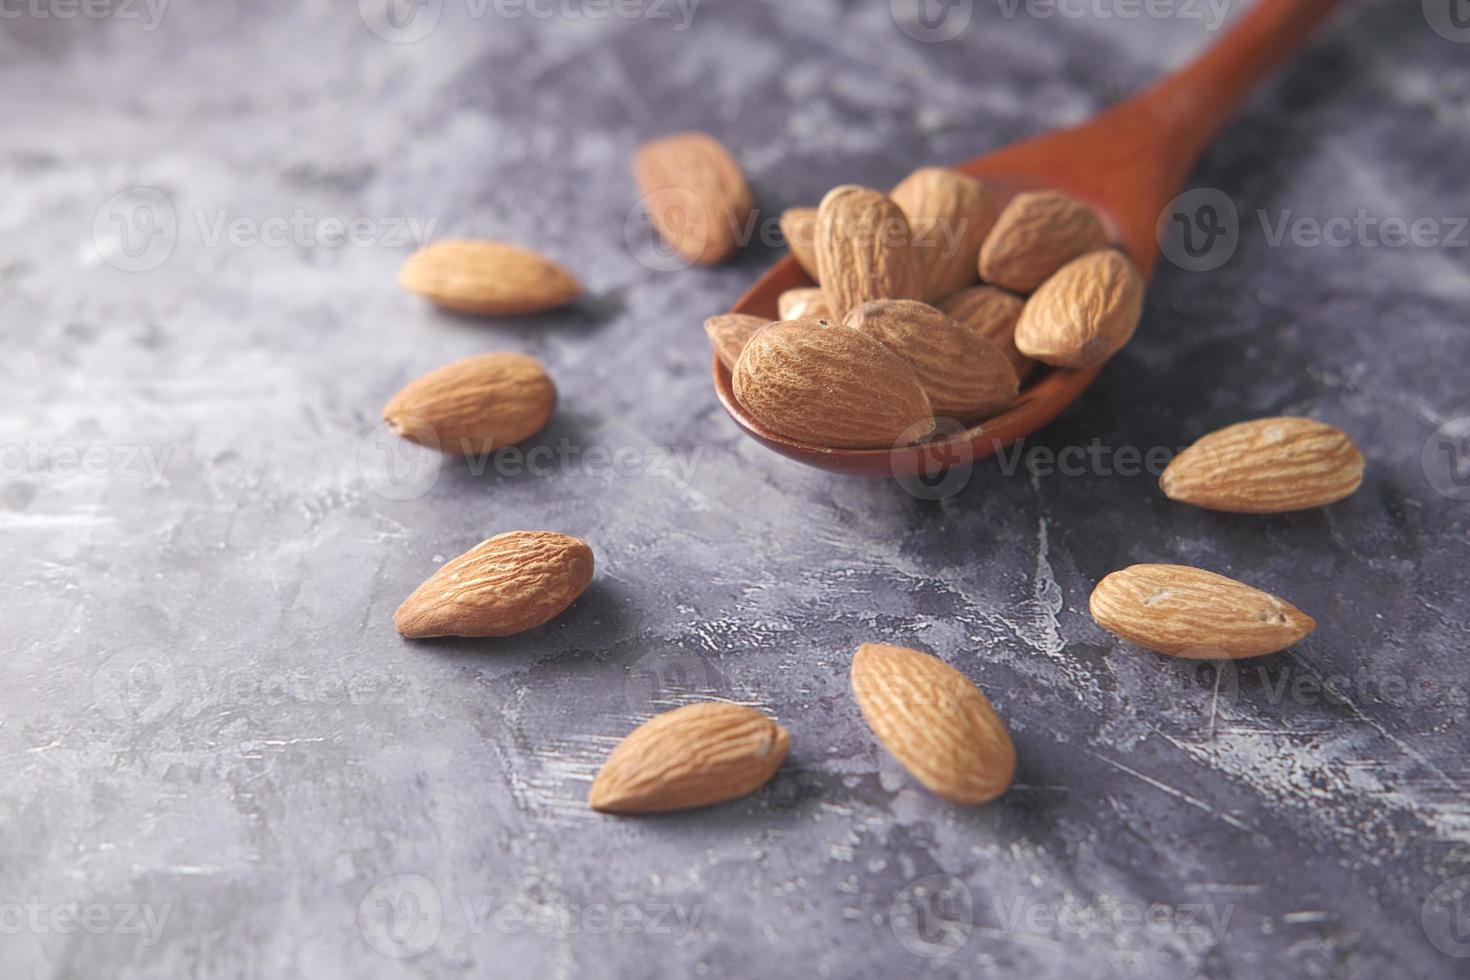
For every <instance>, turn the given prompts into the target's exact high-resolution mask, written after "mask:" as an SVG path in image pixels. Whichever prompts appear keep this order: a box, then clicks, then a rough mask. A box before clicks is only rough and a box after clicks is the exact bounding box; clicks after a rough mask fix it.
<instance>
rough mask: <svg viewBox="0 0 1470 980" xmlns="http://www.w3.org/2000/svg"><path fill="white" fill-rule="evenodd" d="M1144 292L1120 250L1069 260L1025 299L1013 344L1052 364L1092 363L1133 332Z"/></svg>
mask: <svg viewBox="0 0 1470 980" xmlns="http://www.w3.org/2000/svg"><path fill="white" fill-rule="evenodd" d="M1143 290H1144V286H1143V277H1142V276H1141V275H1139V274H1138V269H1137V268H1135V267H1134V265H1133V263H1132V262H1131V261H1129V259H1128V257H1127V256H1125V255H1123V253H1121V252H1117V251H1114V250H1112V249H1104V250H1103V251H1101V252H1092V253H1089V254H1087V255H1084V256H1082V258H1080V259H1073V260H1072V261H1071V262H1069V263H1067V264H1066V265H1064V266H1062V268H1061V269H1060V270H1059V271H1058V272H1057V274H1056V275H1054V276H1052V277H1051V278H1050V279H1048V280H1047V281H1046V282H1044V283H1042V284H1041V288H1040V289H1038V290H1037V291H1036V292H1035V293H1034V294H1033V295H1032V297H1031V298H1030V299H1029V300H1027V301H1026V305H1025V307H1023V308H1022V310H1021V319H1020V320H1018V321H1017V322H1016V347H1017V348H1018V349H1019V350H1020V351H1021V353H1022V354H1025V355H1026V356H1027V357H1033V358H1035V359H1036V360H1038V361H1044V362H1046V363H1047V364H1054V365H1056V366H1057V367H1068V368H1090V367H1096V366H1097V365H1099V364H1101V363H1103V362H1104V361H1106V360H1107V359H1108V358H1110V357H1112V356H1113V355H1114V354H1115V353H1117V352H1118V351H1119V350H1120V349H1121V348H1122V347H1123V345H1124V344H1126V343H1128V340H1129V338H1131V337H1132V336H1133V331H1134V330H1135V329H1137V327H1138V320H1139V318H1140V317H1141V316H1142V315H1143Z"/></svg>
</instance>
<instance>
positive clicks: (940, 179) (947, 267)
mask: <svg viewBox="0 0 1470 980" xmlns="http://www.w3.org/2000/svg"><path fill="white" fill-rule="evenodd" d="M889 196H890V197H892V198H893V200H894V203H896V204H897V205H898V206H899V207H900V208H902V209H903V213H904V216H905V217H907V218H908V220H909V229H910V230H911V231H912V233H913V242H914V251H915V252H917V253H918V256H919V267H920V270H921V271H922V273H923V278H924V287H923V297H922V298H923V299H926V300H933V299H937V298H939V297H940V296H947V295H948V294H950V293H952V292H954V291H955V290H956V289H962V288H964V287H965V286H968V285H970V284H971V283H973V282H974V281H975V268H976V265H977V263H978V262H979V257H980V246H981V244H982V243H984V241H985V239H986V238H987V237H988V236H989V235H990V231H991V229H992V228H993V227H994V226H995V219H996V217H997V209H996V204H995V195H993V194H992V193H991V192H990V188H988V187H986V186H985V185H984V184H982V183H981V182H980V181H978V180H976V179H975V178H973V177H966V176H965V175H964V174H958V173H955V172H954V171H953V170H945V169H943V168H942V167H925V168H924V169H922V170H915V171H914V172H913V173H911V174H909V175H908V176H907V177H905V178H904V181H903V183H901V184H899V185H898V186H897V187H895V188H894V189H893V193H892V194H890V195H889Z"/></svg>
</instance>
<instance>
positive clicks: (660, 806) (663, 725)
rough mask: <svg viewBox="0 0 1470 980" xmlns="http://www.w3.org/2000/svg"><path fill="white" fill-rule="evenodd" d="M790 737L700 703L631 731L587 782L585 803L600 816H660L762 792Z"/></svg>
mask: <svg viewBox="0 0 1470 980" xmlns="http://www.w3.org/2000/svg"><path fill="white" fill-rule="evenodd" d="M790 748H791V736H790V735H789V734H787V732H786V729H784V728H782V727H781V726H780V725H778V724H776V723H775V722H774V721H772V720H771V719H769V718H767V717H766V716H765V715H763V714H761V713H760V712H759V711H756V710H755V709H754V708H747V707H744V706H743V705H738V704H725V703H722V702H718V701H706V702H702V703H700V704H686V705H685V706H684V707H682V708H675V709H674V710H673V711H667V712H665V713H663V714H661V715H657V716H655V717H653V718H650V719H649V720H648V721H646V722H644V723H643V724H641V725H639V726H638V727H637V728H635V729H633V731H631V732H630V733H628V736H627V737H626V738H624V739H623V740H622V742H620V743H619V744H618V747H617V748H615V749H613V751H612V754H611V755H609V756H608V757H607V761H606V762H605V763H603V765H602V770H601V771H600V772H599V773H598V774H597V778H596V779H595V780H593V782H592V790H591V792H589V793H588V794H587V802H588V804H589V805H590V806H591V807H592V809H594V810H599V811H601V812H603V813H664V812H667V811H670V810H690V809H694V808H695V807H701V806H711V805H713V804H715V803H724V802H725V801H726V800H733V799H735V798H737V797H740V796H745V795H746V794H747V793H753V792H755V791H756V790H758V789H760V788H761V787H762V786H764V785H765V784H766V783H767V782H768V781H770V778H771V777H772V776H773V775H775V773H776V770H777V769H778V768H779V767H780V765H781V761H782V760H783V759H785V758H786V753H787V751H788V750H789V749H790Z"/></svg>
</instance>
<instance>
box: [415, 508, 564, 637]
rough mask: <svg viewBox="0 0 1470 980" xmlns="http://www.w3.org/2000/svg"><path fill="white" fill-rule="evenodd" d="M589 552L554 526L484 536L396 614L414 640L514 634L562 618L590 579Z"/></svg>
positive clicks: (426, 582)
mask: <svg viewBox="0 0 1470 980" xmlns="http://www.w3.org/2000/svg"><path fill="white" fill-rule="evenodd" d="M592 569H593V559H592V549H591V548H589V547H587V543H586V542H585V541H579V540H578V539H576V538H573V537H568V536H567V535H565V534H557V533H555V532H553V531H511V532H509V533H507V534H497V535H496V536H495V537H493V538H490V539H489V540H488V541H482V542H480V543H479V544H478V545H476V546H475V547H473V548H471V549H470V550H469V551H466V552H465V553H464V554H462V555H460V556H459V557H458V558H455V559H454V560H453V561H449V562H446V563H445V564H444V566H443V567H442V568H440V569H439V570H438V571H437V572H435V573H434V574H433V575H432V576H430V577H429V579H428V580H427V581H425V582H424V584H423V585H420V586H419V587H418V588H417V589H415V590H414V593H413V595H411V596H409V597H408V598H407V599H405V600H404V601H403V605H401V606H399V607H398V612H397V613H396V614H395V615H394V617H393V625H394V626H395V627H397V629H398V632H400V633H402V634H403V635H404V636H406V637H409V638H411V639H417V638H420V637H430V636H512V635H514V634H516V633H523V632H525V631H526V630H529V629H533V628H535V627H537V626H540V625H541V624H543V623H545V622H547V621H549V620H551V619H553V618H555V617H556V616H559V615H561V613H562V612H563V611H564V610H565V609H566V608H567V607H568V606H570V605H571V604H572V603H573V602H575V601H576V599H577V597H578V596H580V595H581V594H582V593H583V591H585V590H586V588H587V585H588V583H590V582H591V581H592Z"/></svg>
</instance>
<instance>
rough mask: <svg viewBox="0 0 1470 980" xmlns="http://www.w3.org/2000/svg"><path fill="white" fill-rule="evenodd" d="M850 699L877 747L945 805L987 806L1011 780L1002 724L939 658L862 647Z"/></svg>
mask: <svg viewBox="0 0 1470 980" xmlns="http://www.w3.org/2000/svg"><path fill="white" fill-rule="evenodd" d="M852 693H853V695H854V696H855V697H856V698H857V703H858V707H859V708H860V709H861V710H862V713H863V719H864V720H865V721H866V722H867V723H868V727H869V728H871V729H872V730H873V734H874V735H876V736H877V737H878V741H879V742H881V743H883V747H884V748H885V749H887V750H888V751H889V752H890V753H891V754H892V755H893V757H894V758H895V759H897V760H898V761H899V762H900V763H902V764H903V767H904V768H905V769H907V770H908V771H909V773H910V774H912V775H913V777H914V778H915V779H917V780H918V781H919V782H920V783H923V784H924V786H925V787H926V788H928V789H929V790H930V791H931V792H933V793H935V794H937V795H939V796H942V797H944V798H945V799H946V800H949V801H951V802H953V803H985V802H988V801H990V800H993V799H995V798H996V797H997V796H1000V795H1001V794H1002V793H1004V792H1005V791H1006V789H1007V788H1008V787H1009V786H1010V785H1011V780H1012V779H1013V778H1015V774H1016V749H1015V747H1014V746H1013V745H1012V744H1011V736H1010V734H1009V733H1008V732H1007V731H1006V727H1005V724H1004V723H1003V722H1001V720H1000V719H999V718H998V717H996V714H995V711H994V709H992V708H991V707H990V701H989V700H987V699H986V697H985V695H984V694H982V693H981V692H980V689H979V688H977V687H976V686H975V685H974V684H972V683H970V680H969V678H967V677H966V676H965V675H964V674H962V673H960V672H959V671H958V670H955V669H954V668H953V667H951V666H950V665H949V664H947V663H945V662H944V661H942V660H940V659H938V658H937V657H931V656H929V655H928V654H927V653H920V652H919V651H917V650H909V649H906V648H904V647H895V646H888V645H887V644H883V643H864V644H863V645H862V646H860V647H858V651H857V655H856V656H854V657H853V658H852Z"/></svg>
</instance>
